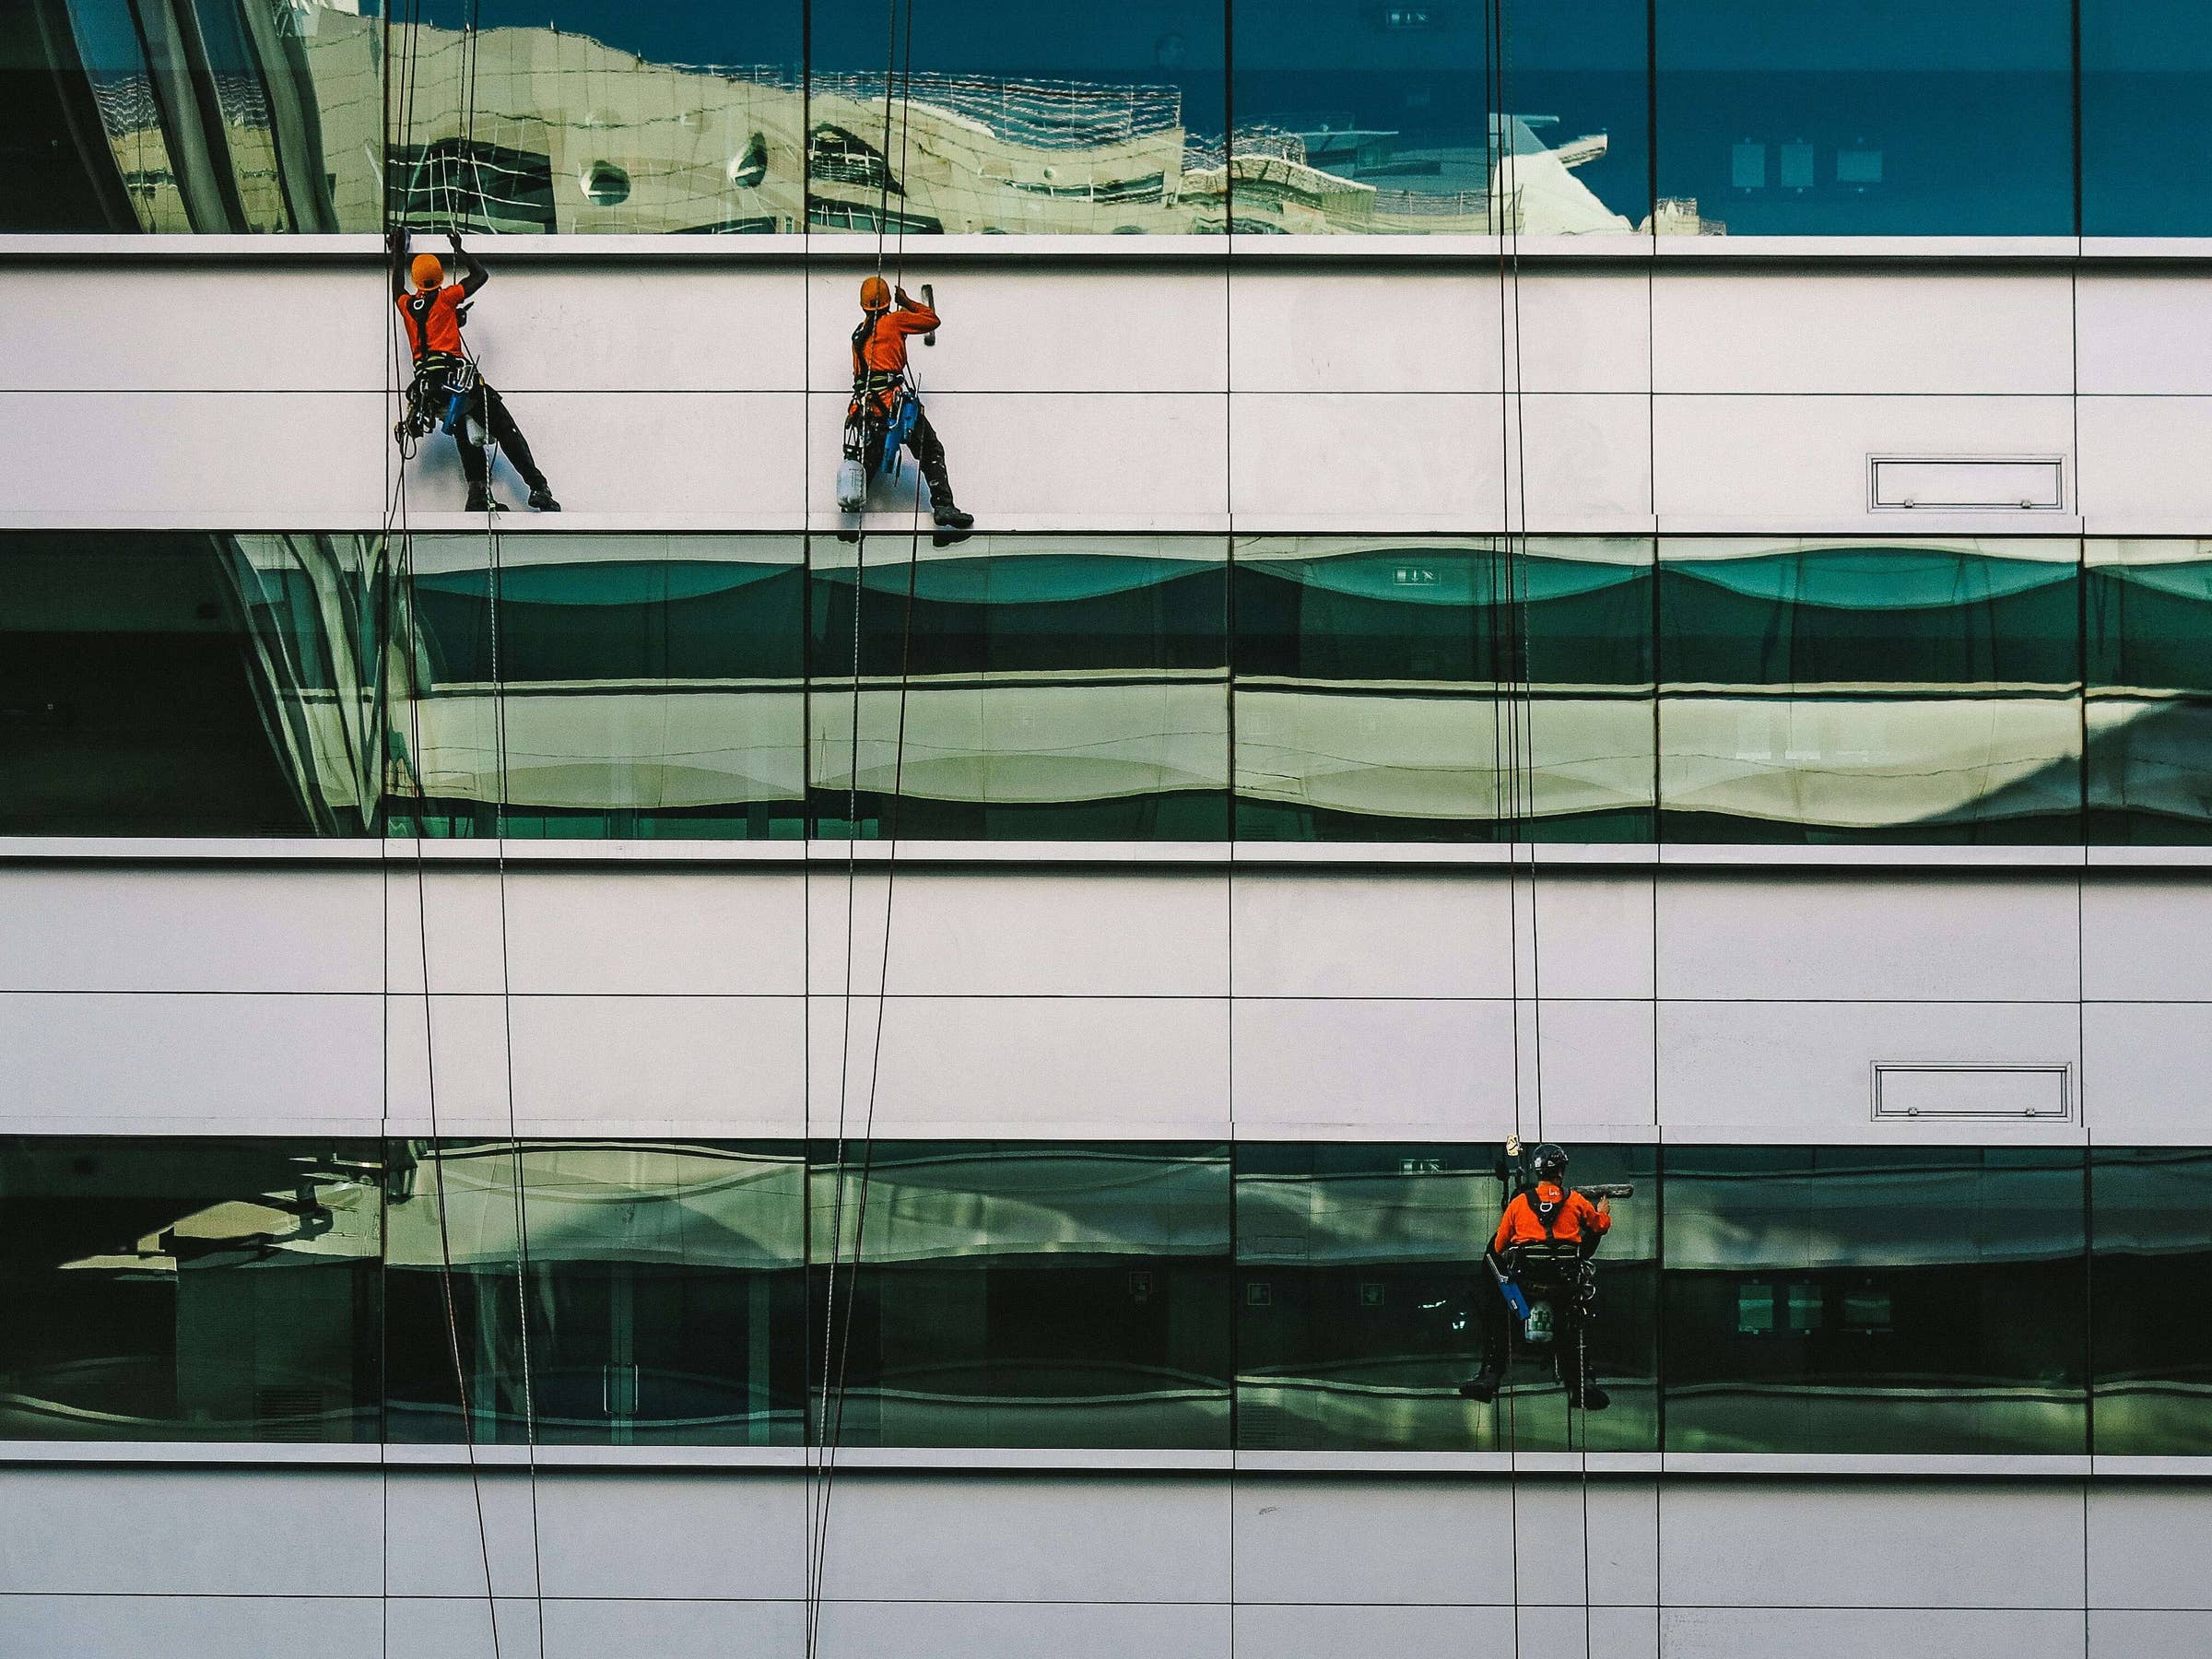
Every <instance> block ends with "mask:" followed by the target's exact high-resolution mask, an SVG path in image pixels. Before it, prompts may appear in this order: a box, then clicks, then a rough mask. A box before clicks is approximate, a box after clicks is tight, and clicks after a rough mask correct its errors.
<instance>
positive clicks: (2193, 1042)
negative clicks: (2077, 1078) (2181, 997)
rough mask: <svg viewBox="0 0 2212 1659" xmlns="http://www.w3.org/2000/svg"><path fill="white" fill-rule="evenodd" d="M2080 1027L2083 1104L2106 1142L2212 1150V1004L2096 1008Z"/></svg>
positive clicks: (2094, 1132)
mask: <svg viewBox="0 0 2212 1659" xmlns="http://www.w3.org/2000/svg"><path fill="white" fill-rule="evenodd" d="M2081 1025H2082V1032H2081V1042H2082V1053H2081V1098H2082V1104H2083V1107H2084V1109H2085V1110H2086V1112H2087V1113H2088V1125H2089V1131H2090V1133H2091V1134H2092V1135H2094V1136H2095V1137H2096V1138H2097V1139H2098V1140H2099V1141H2100V1142H2102V1143H2104V1144H2105V1145H2108V1146H2114V1145H2116V1146H2130V1145H2144V1146H2180V1147H2201V1146H2205V1145H2206V1144H2207V1143H2212V1095H2208V1094H2207V1092H2206V1080H2205V1065H2204V1062H2205V1056H2206V1055H2207V1054H2212V1004H2207V1003H2091V1004H2089V1005H2088V1006H2087V1007H2085V1008H2083V1009H2082V1011H2081Z"/></svg>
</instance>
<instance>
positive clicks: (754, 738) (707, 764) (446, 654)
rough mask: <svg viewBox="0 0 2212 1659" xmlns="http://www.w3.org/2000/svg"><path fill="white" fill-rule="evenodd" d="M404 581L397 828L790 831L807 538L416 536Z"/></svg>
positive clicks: (693, 833) (527, 832)
mask: <svg viewBox="0 0 2212 1659" xmlns="http://www.w3.org/2000/svg"><path fill="white" fill-rule="evenodd" d="M398 587H399V590H400V592H401V594H402V595H403V598H404V606H403V610H402V616H403V620H404V621H406V622H411V623H412V629H413V632H412V636H411V637H412V639H413V640H414V641H415V643H416V649H415V651H414V652H412V653H410V655H409V657H408V659H407V660H408V661H410V662H412V663H413V665H415V671H416V673H415V678H414V680H413V682H412V684H411V685H410V682H409V681H408V679H407V678H406V676H404V675H395V676H394V680H393V686H394V702H393V707H392V709H391V712H390V716H389V718H390V720H391V724H392V729H393V732H394V749H395V752H396V753H397V754H399V755H401V756H402V757H403V758H404V759H406V763H407V764H406V766H405V767H404V769H403V770H401V771H400V772H399V775H398V776H397V777H396V779H395V780H394V789H393V793H392V795H391V797H390V798H389V799H388V800H387V802H386V812H387V822H388V825H389V828H390V832H391V833H394V834H408V833H412V832H413V830H414V829H415V826H416V825H417V824H418V823H419V824H420V825H421V826H422V828H423V830H424V831H425V832H426V833H428V834H431V835H488V834H493V833H495V832H499V831H500V830H503V832H504V833H506V834H508V835H516V836H545V837H579V838H598V837H618V838H679V839H681V838H699V839H731V840H744V839H753V840H759V839H764V838H772V837H796V836H798V835H799V834H800V833H801V832H802V828H803V822H802V817H801V808H802V802H803V791H802V785H801V764H802V761H801V756H802V750H801V747H800V746H801V741H802V737H801V733H802V730H803V723H804V719H805V705H806V691H805V686H804V683H803V677H802V671H801V649H802V641H803V640H804V638H805V624H804V620H803V617H804V606H805V605H806V576H805V571H804V548H803V544H802V542H801V540H800V538H798V537H796V536H707V535H701V536H636V535H626V536H604V537H603V536H563V537H560V538H559V539H558V540H556V539H554V538H551V537H547V538H543V539H529V540H525V539H523V538H516V539H515V540H514V541H511V542H508V543H506V544H504V545H503V547H502V550H501V552H500V559H499V561H498V563H497V565H496V567H495V566H494V565H493V563H492V562H491V560H490V559H489V557H488V552H487V548H486V544H485V542H484V540H483V538H482V537H480V536H417V537H415V538H413V541H412V543H411V546H410V550H409V559H408V569H407V571H406V574H405V576H404V578H403V580H401V581H400V582H399V583H398ZM495 618H496V630H495ZM495 675H496V678H495ZM502 746H503V747H502Z"/></svg>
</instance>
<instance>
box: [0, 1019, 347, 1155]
mask: <svg viewBox="0 0 2212 1659" xmlns="http://www.w3.org/2000/svg"><path fill="white" fill-rule="evenodd" d="M377 1004H378V999H377V998H376V997H374V996H368V995H354V994H324V993H303V994H295V995H278V994H229V993H201V994H194V993H162V992H156V993H143V994H121V995H118V994H107V993H92V992H65V993H60V994H33V993H27V992H11V993H6V994H0V1123H10V1124H18V1125H21V1124H37V1125H38V1126H39V1127H40V1128H41V1130H42V1131H44V1132H48V1133H51V1132H53V1130H54V1129H55V1128H56V1127H57V1125H58V1124H67V1125H68V1126H69V1127H71V1128H73V1129H75V1130H76V1131H77V1132H78V1133H99V1132H100V1131H102V1130H103V1129H104V1130H106V1131H107V1132H108V1133H124V1132H128V1133H140V1134H151V1133H168V1134H204V1135H219V1134H224V1133H230V1134H239V1133H244V1132H248V1131H249V1129H251V1130H252V1131H253V1132H258V1133H266V1132H267V1129H268V1126H269V1125H270V1124H277V1123H291V1124H300V1125H302V1126H308V1125H312V1126H313V1127H315V1128H317V1129H342V1130H343V1131H344V1132H346V1133H349V1134H362V1133H366V1134H373V1133H375V1130H376V1124H377V1114H378V1106H379V1100H380V1094H381V1084H382V1073H383V1057H382V1048H381V1044H380V1041H379V1038H380V1033H379V1030H378V1019H377Z"/></svg>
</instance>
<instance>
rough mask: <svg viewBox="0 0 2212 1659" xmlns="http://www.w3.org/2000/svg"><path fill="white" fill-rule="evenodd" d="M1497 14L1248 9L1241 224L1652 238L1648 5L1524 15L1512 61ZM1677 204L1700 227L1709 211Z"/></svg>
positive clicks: (1507, 34) (1279, 6)
mask: <svg viewBox="0 0 2212 1659" xmlns="http://www.w3.org/2000/svg"><path fill="white" fill-rule="evenodd" d="M1490 9H1491V8H1489V7H1488V6H1481V5H1472V4H1465V3H1464V0H1427V3H1424V4H1416V5H1396V4H1386V3H1383V0H1361V3H1359V4H1350V3H1348V0H1269V4H1267V5H1265V6H1244V7H1241V8H1239V10H1238V11H1237V14H1236V42H1235V52H1234V59H1235V98H1234V100H1233V101H1234V104H1235V108H1236V126H1237V132H1236V154H1235V157H1234V161H1233V183H1232V185H1231V190H1232V193H1233V196H1234V206H1235V211H1236V229H1238V230H1239V231H1240V232H1256V233H1260V234H1277V235H1282V234H1300V235H1313V234H1346V233H1354V234H1373V235H1432V234H1440V233H1454V234H1459V235H1492V234H1499V233H1502V232H1506V231H1512V232H1515V233H1519V234H1524V235H1532V236H1590V235H1601V236H1603V235H1618V236H1625V235H1629V234H1631V233H1634V232H1636V231H1638V230H1645V231H1648V230H1649V229H1650V228H1651V223H1650V222H1651V213H1652V196H1651V183H1650V159H1651V157H1650V144H1649V139H1648V135H1649V132H1650V119H1649V117H1650V104H1649V101H1648V92H1647V84H1646V59H1647V55H1648V54H1647V50H1646V42H1647V31H1646V25H1645V13H1644V0H1586V3H1585V4H1582V5H1577V6H1557V5H1520V4H1508V5H1506V6H1504V7H1503V11H1504V19H1505V21H1504V29H1503V50H1502V52H1500V49H1499V42H1498V41H1495V40H1493V38H1492V28H1491V25H1492V22H1493V19H1492V18H1491V17H1490ZM1217 165H1218V163H1217ZM1670 206H1671V207H1672V208H1673V209H1674V212H1673V215H1672V216H1671V217H1672V218H1675V219H1676V220H1677V221H1679V220H1681V219H1682V218H1684V217H1685V214H1684V210H1685V209H1687V219H1688V226H1694V223H1695V218H1696V211H1697V210H1696V205H1695V204H1671V205H1670ZM1688 226H1682V225H1679V224H1670V225H1669V226H1668V227H1667V228H1668V229H1677V228H1688Z"/></svg>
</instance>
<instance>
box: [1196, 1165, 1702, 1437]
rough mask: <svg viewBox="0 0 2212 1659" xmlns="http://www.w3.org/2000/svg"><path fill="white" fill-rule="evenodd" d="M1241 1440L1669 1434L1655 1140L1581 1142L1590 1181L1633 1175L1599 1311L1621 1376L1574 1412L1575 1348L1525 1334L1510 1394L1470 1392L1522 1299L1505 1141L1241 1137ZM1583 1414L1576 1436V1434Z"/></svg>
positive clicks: (1607, 1350) (1591, 1341)
mask: <svg viewBox="0 0 2212 1659" xmlns="http://www.w3.org/2000/svg"><path fill="white" fill-rule="evenodd" d="M1236 1158H1237V1303H1238V1306H1237V1444H1238V1446H1239V1447H1240V1448H1241V1449H1242V1450H1245V1451H1335V1450H1415V1449H1418V1450H1422V1451H1468V1450H1484V1449H1490V1448H1498V1447H1504V1446H1509V1445H1511V1446H1514V1447H1517V1448H1519V1449H1521V1450H1524V1451H1528V1450H1558V1449H1563V1448H1565V1447H1567V1446H1568V1445H1570V1444H1572V1445H1573V1446H1575V1447H1578V1448H1579V1447H1580V1446H1582V1445H1583V1442H1584V1436H1583V1430H1584V1429H1585V1428H1586V1429H1587V1431H1588V1444H1589V1445H1590V1446H1591V1447H1592V1448H1604V1449H1608V1450H1624V1449H1625V1450H1635V1449H1643V1450H1651V1449H1653V1448H1655V1447H1656V1445H1657V1444H1658V1432H1659V1430H1658V1399H1657V1389H1656V1387H1655V1371H1656V1362H1655V1355H1654V1347H1655V1343H1656V1337H1657V1328H1658V1327H1657V1320H1656V1317H1655V1314H1656V1304H1657V1300H1658V1262H1657V1247H1658V1238H1659V1194H1658V1190H1657V1187H1656V1184H1655V1182H1653V1175H1654V1173H1655V1165H1656V1158H1655V1156H1654V1154H1653V1151H1652V1150H1651V1149H1650V1148H1647V1147H1625V1146H1623V1147H1612V1146H1591V1147H1578V1148H1576V1150H1575V1154H1574V1164H1573V1168H1572V1171H1571V1176H1572V1178H1573V1180H1574V1181H1576V1182H1619V1181H1630V1182H1637V1183H1639V1184H1638V1191H1637V1195H1636V1196H1635V1197H1634V1198H1631V1199H1625V1200H1621V1201H1619V1202H1618V1203H1616V1204H1615V1206H1613V1207H1614V1218H1615V1224H1614V1228H1613V1230H1612V1231H1611V1232H1610V1233H1608V1234H1607V1235H1606V1241H1605V1244H1604V1245H1603V1247H1602V1248H1601V1250H1600V1251H1599V1253H1598V1256H1597V1261H1598V1298H1597V1300H1596V1301H1595V1302H1594V1304H1593V1305H1592V1306H1593V1314H1592V1318H1591V1320H1590V1322H1589V1324H1587V1325H1586V1326H1585V1327H1584V1330H1583V1336H1584V1339H1585V1342H1586V1345H1587V1352H1586V1354H1585V1355H1584V1356H1583V1358H1584V1360H1585V1363H1586V1365H1587V1368H1588V1372H1589V1375H1590V1376H1591V1377H1592V1379H1593V1380H1594V1381H1595V1382H1597V1384H1598V1385H1599V1386H1600V1387H1601V1388H1603V1389H1604V1390H1605V1391H1606V1393H1607V1394H1609V1395H1610V1396H1611V1403H1610V1405H1609V1406H1607V1407H1606V1409H1605V1410H1603V1411H1602V1412H1592V1413H1588V1414H1585V1415H1584V1416H1583V1417H1582V1418H1577V1419H1576V1420H1575V1421H1574V1422H1573V1423H1570V1421H1569V1414H1568V1411H1567V1405H1566V1398H1567V1396H1566V1391H1565V1390H1564V1388H1563V1387H1562V1386H1561V1385H1560V1380H1559V1373H1558V1368H1557V1362H1556V1359H1553V1358H1552V1357H1550V1356H1549V1355H1548V1354H1547V1351H1546V1350H1545V1349H1544V1348H1543V1347H1541V1346H1540V1345H1534V1344H1529V1345H1516V1346H1515V1347H1514V1349H1513V1350H1512V1369H1511V1371H1510V1372H1509V1373H1508V1378H1507V1387H1506V1389H1505V1391H1504V1392H1503V1393H1502V1394H1500V1397H1499V1399H1498V1400H1497V1401H1495V1402H1493V1403H1491V1404H1488V1405H1477V1404H1476V1403H1474V1402H1473V1401H1470V1400H1465V1399H1462V1398H1461V1397H1460V1395H1459V1394H1458V1385H1459V1383H1460V1382H1463V1381H1464V1380H1465V1379H1466V1378H1468V1377H1469V1376H1471V1375H1473V1374H1474V1373H1475V1372H1476V1371H1478V1370H1479V1369H1480V1367H1481V1358H1482V1353H1483V1324H1484V1322H1485V1321H1488V1320H1501V1319H1503V1317H1504V1316H1505V1308H1504V1304H1503V1301H1502V1300H1501V1299H1500V1296H1499V1293H1498V1290H1497V1288H1496V1284H1495V1281H1494V1280H1493V1279H1492V1278H1491V1277H1490V1276H1489V1273H1488V1269H1486V1268H1485V1267H1484V1265H1482V1253H1483V1250H1484V1248H1485V1246H1486V1245H1488V1242H1489V1239H1490V1235H1491V1233H1492V1232H1493V1231H1494V1230H1496V1228H1497V1225H1498V1218H1499V1215H1500V1210H1501V1208H1502V1206H1503V1203H1504V1199H1505V1194H1506V1187H1505V1183H1504V1171H1503V1169H1502V1167H1501V1160H1500V1147H1497V1146H1496V1145H1485V1146H1466V1145H1456V1146H1413V1145H1405V1146H1388V1145H1361V1144H1356V1143H1347V1144H1344V1145H1330V1144H1323V1145H1306V1144H1299V1145H1288V1144H1287V1145H1266V1144H1253V1143H1244V1144H1241V1145H1239V1147H1237V1151H1236ZM1570 1434H1571V1439H1570Z"/></svg>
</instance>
